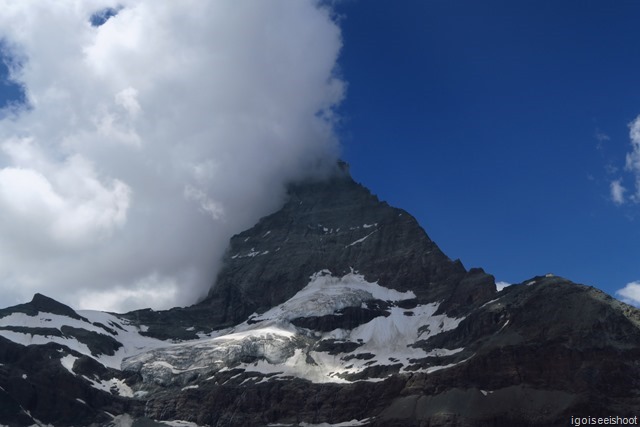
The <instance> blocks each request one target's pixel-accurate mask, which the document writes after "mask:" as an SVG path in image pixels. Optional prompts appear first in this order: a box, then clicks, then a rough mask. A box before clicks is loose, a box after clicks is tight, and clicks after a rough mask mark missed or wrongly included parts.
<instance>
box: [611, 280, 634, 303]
mask: <svg viewBox="0 0 640 427" xmlns="http://www.w3.org/2000/svg"><path fill="white" fill-rule="evenodd" d="M616 295H618V296H620V299H621V300H622V301H623V302H626V303H627V304H630V305H633V306H635V307H640V281H635V282H631V283H627V285H626V286H625V287H624V288H622V289H618V290H617V291H616Z"/></svg>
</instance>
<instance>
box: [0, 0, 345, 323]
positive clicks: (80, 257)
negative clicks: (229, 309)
mask: <svg viewBox="0 0 640 427" xmlns="http://www.w3.org/2000/svg"><path fill="white" fill-rule="evenodd" d="M0 6H1V7H2V10H3V13H2V14H1V15H0V38H1V39H2V40H3V50H4V58H5V61H6V62H7V63H8V66H9V69H10V78H11V80H12V81H13V82H15V83H17V84H19V85H21V86H22V88H23V90H24V92H25V98H26V101H27V105H25V106H16V105H10V106H9V107H7V108H6V109H5V111H4V112H3V114H2V116H1V117H3V118H2V120H1V121H0V305H2V306H6V305H10V304H14V303H17V302H23V301H24V300H26V299H29V298H30V296H31V295H32V294H33V293H34V292H42V293H45V294H49V295H51V296H54V297H56V298H58V299H60V300H61V301H63V302H65V303H67V304H71V305H74V306H76V307H84V308H98V309H106V310H114V311H123V310H129V309H133V308H139V307H144V306H151V307H153V308H167V307H170V306H175V305H186V304H190V303H192V302H195V300H196V299H197V298H198V297H199V296H201V295H203V294H204V293H206V291H207V290H208V288H209V287H210V285H211V284H212V281H213V279H214V277H215V273H216V271H217V268H218V267H219V265H218V264H219V259H220V257H221V256H222V254H223V252H224V250H225V248H226V244H227V241H228V238H229V237H230V236H231V235H232V234H234V233H236V232H239V231H241V230H242V229H244V228H246V227H249V226H251V225H252V224H253V223H254V222H255V221H257V219H258V218H260V217H261V216H263V215H265V214H267V213H269V212H271V211H272V210H274V209H276V208H277V207H278V205H279V203H281V201H282V197H283V189H284V184H285V183H286V182H287V181H289V180H291V179H295V178H299V177H302V176H304V175H305V174H309V173H320V172H321V171H322V169H323V166H325V165H330V164H332V163H333V161H334V160H335V158H336V156H337V149H338V147H337V142H336V138H335V135H334V132H333V126H334V121H335V118H334V108H335V107H336V106H337V105H338V103H339V102H340V101H341V99H342V97H343V94H344V83H343V81H342V80H341V79H340V78H339V77H337V76H336V61H337V58H338V54H339V52H340V48H341V35H340V30H339V28H338V26H337V25H336V24H335V22H334V21H333V20H332V17H331V12H330V10H328V9H326V8H325V7H324V6H322V5H321V4H319V2H317V1H312V0H263V1H259V2H249V1H237V0H219V1H215V2H210V1H203V0H185V1H180V2H155V1H153V0H140V1H118V2H116V1H111V0H93V1H86V0H62V1H57V2H41V1H36V0H33V1H31V0H25V1H21V2H11V1H8V0H7V1H0Z"/></svg>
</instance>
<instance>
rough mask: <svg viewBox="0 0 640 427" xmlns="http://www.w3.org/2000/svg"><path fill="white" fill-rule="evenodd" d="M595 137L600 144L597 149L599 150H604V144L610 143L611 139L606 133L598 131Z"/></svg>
mask: <svg viewBox="0 0 640 427" xmlns="http://www.w3.org/2000/svg"><path fill="white" fill-rule="evenodd" d="M594 137H595V138H596V140H597V141H598V144H597V145H596V148H597V149H598V150H602V149H603V148H604V147H603V143H604V142H606V141H610V140H611V137H610V136H609V135H607V134H606V133H604V132H602V131H600V130H598V129H596V133H595V135H594Z"/></svg>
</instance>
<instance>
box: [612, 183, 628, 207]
mask: <svg viewBox="0 0 640 427" xmlns="http://www.w3.org/2000/svg"><path fill="white" fill-rule="evenodd" d="M610 190H611V200H613V203H615V204H616V205H622V204H624V193H625V192H626V191H627V189H626V188H624V187H623V186H622V180H620V179H616V180H615V181H611V186H610Z"/></svg>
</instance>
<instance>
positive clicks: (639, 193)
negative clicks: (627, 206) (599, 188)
mask: <svg viewBox="0 0 640 427" xmlns="http://www.w3.org/2000/svg"><path fill="white" fill-rule="evenodd" d="M629 139H630V141H631V151H630V152H628V153H627V155H626V157H625V168H624V169H625V171H626V172H628V173H630V174H631V175H633V181H634V183H635V191H633V192H632V193H631V195H630V196H629V197H625V195H624V193H625V192H626V191H627V189H626V188H625V187H623V186H622V179H617V180H614V181H612V182H611V186H610V191H611V199H612V200H613V201H614V202H615V203H616V204H618V205H622V204H624V203H626V201H627V200H629V201H632V202H634V203H640V115H639V116H638V117H636V118H635V120H633V121H632V122H631V123H629ZM609 170H610V171H612V172H613V173H615V170H614V168H610V169H609Z"/></svg>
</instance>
